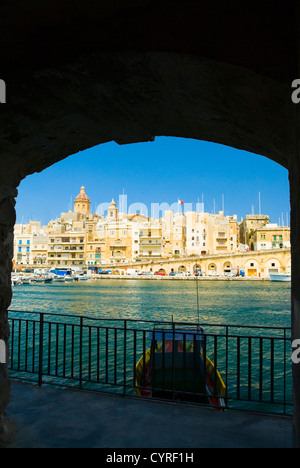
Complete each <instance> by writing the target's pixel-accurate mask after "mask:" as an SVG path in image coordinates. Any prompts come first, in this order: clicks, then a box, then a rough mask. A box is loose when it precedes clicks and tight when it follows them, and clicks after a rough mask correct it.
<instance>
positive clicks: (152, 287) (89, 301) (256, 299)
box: [11, 279, 291, 327]
mask: <svg viewBox="0 0 300 468" xmlns="http://www.w3.org/2000/svg"><path fill="white" fill-rule="evenodd" d="M198 290H199V309H200V323H201V324H202V325H204V324H205V323H210V324H214V323H215V324H222V325H228V324H229V325H247V326H254V325H255V326H270V327H290V324H291V313H290V307H291V299H290V296H291V285H290V283H271V282H267V281H262V282H256V281H255V282H252V281H249V282H248V281H243V282H239V281H201V280H200V281H198ZM11 309H14V310H25V311H36V312H47V313H53V314H55V313H60V314H73V315H74V314H75V315H83V316H86V317H97V318H103V319H112V318H113V319H117V318H120V319H126V318H127V319H135V320H153V321H156V320H157V321H171V320H172V319H173V320H174V321H176V322H181V321H187V322H193V323H194V322H196V321H197V320H198V312H197V283H196V281H151V280H149V281H141V280H136V281H135V280H113V279H105V280H89V281H82V282H66V283H50V284H31V285H22V286H15V287H14V289H13V301H12V305H11Z"/></svg>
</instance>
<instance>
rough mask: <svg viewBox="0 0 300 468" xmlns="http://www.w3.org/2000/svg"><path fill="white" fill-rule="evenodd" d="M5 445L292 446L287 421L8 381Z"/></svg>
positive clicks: (108, 446) (79, 446) (136, 446)
mask: <svg viewBox="0 0 300 468" xmlns="http://www.w3.org/2000/svg"><path fill="white" fill-rule="evenodd" d="M7 413H8V416H9V417H10V418H11V419H12V420H13V421H14V423H15V424H16V425H17V426H18V432H17V433H16V434H15V438H14V440H13V442H12V443H11V444H10V445H8V446H7V448H128V449H130V448H153V449H156V448H158V449H159V448H168V449H179V448H182V449H183V448H292V420H291V419H289V418H284V417H276V416H265V415H256V414H248V413H243V412H236V411H227V412H224V413H223V412H218V411H214V410H210V409H205V408H195V407H191V406H180V405H177V404H173V403H161V402H159V403H157V402H153V401H145V400H143V401H142V400H137V399H131V398H122V397H118V396H113V395H99V394H94V393H88V392H80V391H77V390H65V389H61V390H57V389H54V388H49V387H42V388H39V387H36V386H32V385H29V384H24V383H18V382H12V398H11V402H10V404H9V406H8V408H7Z"/></svg>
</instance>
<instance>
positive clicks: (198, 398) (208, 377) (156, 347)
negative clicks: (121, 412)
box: [135, 327, 226, 409]
mask: <svg viewBox="0 0 300 468" xmlns="http://www.w3.org/2000/svg"><path fill="white" fill-rule="evenodd" d="M149 339H150V341H151V347H150V348H149V349H148V350H147V351H145V352H144V353H143V356H142V357H141V358H140V360H139V361H138V362H137V364H136V372H135V373H136V375H135V392H136V394H137V395H138V396H143V397H148V398H151V397H152V398H159V399H169V400H180V401H187V402H194V403H201V404H207V405H211V406H213V407H214V408H216V409H225V408H226V403H225V395H226V386H225V384H224V382H223V379H222V377H221V375H220V373H219V372H218V370H217V369H216V367H215V366H214V364H213V362H212V361H211V360H210V359H209V358H208V356H206V337H205V333H204V330H203V329H202V328H200V327H199V328H197V330H175V329H172V330H168V329H166V330H163V329H160V330H153V331H152V332H150V334H149Z"/></svg>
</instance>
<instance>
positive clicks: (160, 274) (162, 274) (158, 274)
mask: <svg viewBox="0 0 300 468" xmlns="http://www.w3.org/2000/svg"><path fill="white" fill-rule="evenodd" d="M154 274H155V275H156V276H166V274H167V273H164V272H162V271H157V272H156V273H154Z"/></svg>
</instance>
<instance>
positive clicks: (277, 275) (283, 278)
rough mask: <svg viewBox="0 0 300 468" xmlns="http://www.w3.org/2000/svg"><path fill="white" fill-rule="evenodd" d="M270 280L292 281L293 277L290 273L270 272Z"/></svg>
mask: <svg viewBox="0 0 300 468" xmlns="http://www.w3.org/2000/svg"><path fill="white" fill-rule="evenodd" d="M270 280H271V281H277V282H289V281H292V277H291V275H289V274H288V273H273V274H270Z"/></svg>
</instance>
